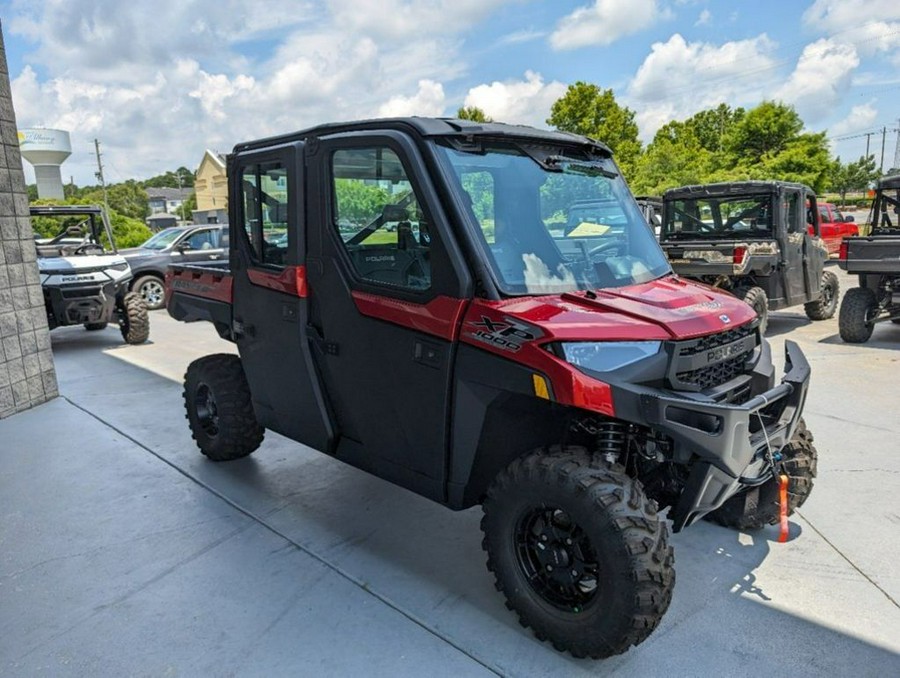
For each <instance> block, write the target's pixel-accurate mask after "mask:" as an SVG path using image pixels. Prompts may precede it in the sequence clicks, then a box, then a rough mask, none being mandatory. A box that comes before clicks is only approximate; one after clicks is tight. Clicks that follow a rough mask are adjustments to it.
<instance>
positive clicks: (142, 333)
mask: <svg viewBox="0 0 900 678" xmlns="http://www.w3.org/2000/svg"><path fill="white" fill-rule="evenodd" d="M119 329H120V330H121V332H122V338H123V339H124V340H125V341H126V342H127V343H129V344H143V343H144V342H145V341H147V339H149V338H150V316H149V315H148V314H147V306H146V304H144V301H143V299H141V298H140V296H139V295H137V294H136V293H134V292H129V293H128V294H126V295H125V298H124V299H122V308H121V309H120V311H119Z"/></svg>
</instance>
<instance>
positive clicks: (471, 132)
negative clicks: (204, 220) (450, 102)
mask: <svg viewBox="0 0 900 678" xmlns="http://www.w3.org/2000/svg"><path fill="white" fill-rule="evenodd" d="M379 129H400V130H406V131H412V132H413V133H415V134H419V135H420V136H423V137H459V138H466V137H486V138H491V139H520V140H525V139H527V140H529V141H536V142H543V143H548V144H563V145H569V146H571V145H573V144H574V145H588V146H592V147H594V148H595V149H597V150H600V151H602V152H605V153H611V151H610V150H609V147H608V146H607V145H606V144H604V143H602V142H600V141H596V140H594V139H590V138H588V137H584V136H581V135H580V134H572V133H570V132H557V131H552V130H543V129H538V128H536V127H529V126H527V125H508V124H506V123H501V122H485V123H482V122H473V121H471V120H460V119H458V118H419V117H412V118H382V119H373V120H359V121H355V122H336V123H329V124H325V125H318V126H316V127H310V128H308V129H304V130H300V131H298V132H292V133H290V134H283V135H279V136H275V137H269V138H267V139H259V140H257V141H247V142H244V143H240V144H237V145H236V146H235V147H234V152H235V153H238V152H241V151H247V150H251V149H255V148H265V147H268V146H274V145H277V144H282V143H290V142H292V141H298V140H300V139H306V138H309V137H318V136H324V135H326V134H337V133H340V132H350V131H359V130H379Z"/></svg>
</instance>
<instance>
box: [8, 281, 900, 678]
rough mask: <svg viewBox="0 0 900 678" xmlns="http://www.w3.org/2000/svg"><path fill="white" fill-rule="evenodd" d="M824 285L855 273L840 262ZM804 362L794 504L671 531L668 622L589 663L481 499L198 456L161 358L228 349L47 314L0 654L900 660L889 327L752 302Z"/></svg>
mask: <svg viewBox="0 0 900 678" xmlns="http://www.w3.org/2000/svg"><path fill="white" fill-rule="evenodd" d="M840 277H841V284H842V288H843V289H846V288H847V287H848V286H851V285H853V281H852V279H850V278H848V277H847V276H840ZM769 338H770V339H771V340H772V344H773V350H774V352H775V355H776V356H778V357H777V358H776V363H777V364H779V365H781V363H782V359H781V357H780V356H781V355H783V351H782V345H783V341H784V340H785V339H790V340H793V341H797V342H798V343H799V344H800V346H801V348H802V349H803V350H804V352H805V353H806V355H807V358H808V359H809V361H810V363H811V365H812V367H813V382H812V385H811V390H810V395H809V401H808V404H807V410H806V412H807V414H806V421H807V423H808V425H809V427H810V429H811V430H812V431H813V433H814V434H815V437H816V445H817V447H818V451H819V479H818V481H817V484H816V489H815V491H814V492H813V495H812V497H811V498H810V500H809V501H808V502H807V504H806V505H805V506H804V507H803V509H802V510H801V511H800V515H796V516H795V517H794V518H793V519H792V527H791V541H790V542H789V543H787V544H778V543H777V541H776V539H777V532H776V530H775V528H771V529H770V530H765V531H763V532H761V533H754V534H740V533H737V532H733V531H729V530H726V529H724V528H720V527H717V526H714V525H710V524H707V523H702V524H700V525H697V526H695V527H692V528H691V529H689V530H687V531H685V532H683V533H681V534H679V535H677V536H676V537H675V538H674V540H673V541H674V545H675V550H676V569H677V574H678V582H677V585H676V589H675V597H674V601H673V603H672V607H671V608H670V610H669V612H668V614H667V615H666V617H665V618H664V620H663V622H662V625H661V627H660V628H659V629H658V631H657V632H656V633H655V634H653V635H652V636H651V637H650V638H649V639H648V640H647V641H646V642H645V643H644V644H643V645H641V646H639V647H638V648H635V649H632V650H631V651H630V652H628V653H627V654H625V655H622V656H620V657H616V658H613V659H611V660H607V661H603V662H592V661H580V660H573V659H572V658H571V657H568V656H566V655H560V654H558V653H557V652H555V651H554V650H553V649H552V648H551V647H550V646H549V645H547V644H544V643H540V642H538V641H536V640H535V639H534V638H533V637H532V635H531V633H530V632H529V631H527V630H524V629H522V628H521V627H519V625H518V624H517V622H516V620H515V617H514V616H513V615H512V613H510V612H508V611H507V610H506V609H505V608H504V606H503V601H502V598H501V597H500V596H499V595H498V594H497V593H496V592H495V591H494V587H493V583H492V580H491V577H490V576H489V573H488V572H487V570H486V568H485V566H484V560H485V557H484V554H483V552H482V551H481V548H480V539H481V537H480V532H479V530H478V522H479V520H480V515H481V514H480V510H478V509H473V510H469V511H466V512H463V513H453V512H450V511H448V510H446V509H444V508H442V507H440V506H438V505H436V504H433V503H431V502H429V501H427V500H425V499H422V498H420V497H417V496H415V495H413V494H411V493H409V492H406V491H404V490H402V489H399V488H398V487H395V486H392V485H389V484H388V483H385V482H383V481H381V480H378V479H375V478H373V477H371V476H368V475H366V474H365V473H363V472H361V471H358V470H356V469H353V468H350V467H347V466H344V465H342V464H340V463H339V462H337V461H334V460H332V459H329V458H327V457H325V456H323V455H320V454H317V453H314V452H312V451H309V450H306V449H304V448H302V447H301V446H299V445H297V444H295V443H292V442H290V441H288V440H286V439H283V438H281V437H279V436H277V435H272V434H270V435H268V436H267V439H266V442H265V443H264V444H263V447H262V448H261V449H260V450H259V451H258V452H256V453H255V454H254V455H253V456H252V457H250V458H248V459H244V460H241V461H237V462H232V463H230V464H213V463H210V462H208V461H206V460H205V459H204V458H203V457H202V456H201V455H200V454H199V452H198V451H197V449H196V447H195V446H194V445H193V441H192V440H191V438H190V433H189V431H188V428H187V424H186V422H185V420H184V415H183V407H182V403H181V387H180V380H181V376H182V375H183V373H184V369H185V367H186V366H187V364H188V363H189V362H190V361H191V360H192V359H194V358H195V357H198V356H200V355H203V354H206V353H211V352H217V351H231V350H232V347H231V345H230V344H228V343H226V342H223V341H221V340H219V339H218V338H217V336H216V335H215V332H214V330H213V329H212V327H210V326H208V325H205V324H194V325H183V324H179V323H176V322H174V321H173V320H171V319H170V318H169V317H168V316H167V315H166V314H165V312H155V313H153V314H151V341H152V343H151V344H148V345H143V346H125V345H123V344H122V343H121V340H120V335H119V334H118V332H117V331H115V330H109V331H105V332H94V333H86V332H84V331H81V330H80V329H66V330H61V331H59V332H58V333H54V335H53V348H54V355H55V358H56V361H57V369H58V372H59V380H60V391H61V393H62V395H63V397H62V398H60V399H58V400H56V401H54V402H52V403H49V404H47V405H44V406H41V407H39V408H37V409H35V410H32V411H30V412H26V413H23V414H20V415H17V416H15V417H13V418H11V419H8V420H4V421H2V422H0V464H2V465H0V554H2V555H0V675H10V676H23V675H37V674H47V675H130V674H137V675H266V676H271V675H297V674H307V673H310V674H311V673H313V672H316V673H318V674H321V675H384V674H388V673H390V674H394V675H421V674H422V673H423V672H426V671H427V672H428V673H429V674H433V675H465V676H468V675H482V674H483V675H492V674H500V675H515V676H530V675H534V676H539V675H547V674H552V675H632V674H637V673H639V672H640V673H641V674H644V675H649V676H663V675H665V676H671V675H704V674H711V673H713V672H715V673H717V674H721V675H753V676H758V675H760V674H766V673H770V674H773V675H809V676H813V675H815V676H820V675H851V674H852V675H856V676H858V675H871V676H875V675H878V676H881V675H892V674H896V673H898V672H900V654H898V653H900V633H898V631H900V609H898V601H900V573H898V569H897V567H896V563H897V562H898V561H900V538H898V537H900V455H898V454H897V452H898V448H900V445H898V442H897V441H898V436H900V421H898V419H897V417H896V406H897V401H896V394H897V382H898V378H900V326H897V325H891V324H885V325H881V326H879V327H877V328H876V330H875V334H874V336H873V339H872V340H871V341H870V342H869V343H868V344H865V345H862V346H850V345H846V344H843V343H842V342H841V341H840V339H839V337H838V336H837V320H836V319H832V320H828V321H823V322H819V323H811V322H810V321H808V320H807V319H806V316H805V315H804V314H803V312H802V308H798V309H789V310H787V311H782V312H778V313H774V314H772V316H771V319H770V325H769Z"/></svg>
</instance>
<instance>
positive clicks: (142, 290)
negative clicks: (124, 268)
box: [131, 275, 166, 311]
mask: <svg viewBox="0 0 900 678" xmlns="http://www.w3.org/2000/svg"><path fill="white" fill-rule="evenodd" d="M131 289H132V290H133V291H134V292H136V293H137V294H139V295H140V297H141V299H143V300H144V303H145V304H146V305H147V309H148V310H150V311H155V310H157V309H159V308H162V307H163V306H165V305H166V287H165V284H164V283H163V281H162V280H160V279H159V278H157V277H156V276H155V275H144V276H141V277H140V278H138V279H137V280H136V281H135V282H134V286H133V287H132V288H131Z"/></svg>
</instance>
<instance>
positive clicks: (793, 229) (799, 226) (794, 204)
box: [787, 193, 806, 233]
mask: <svg viewBox="0 0 900 678" xmlns="http://www.w3.org/2000/svg"><path fill="white" fill-rule="evenodd" d="M787 219H788V233H805V232H806V224H805V223H804V221H805V220H803V221H801V218H800V194H799V193H788V195H787Z"/></svg>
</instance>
